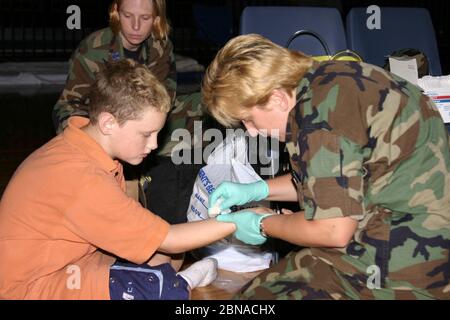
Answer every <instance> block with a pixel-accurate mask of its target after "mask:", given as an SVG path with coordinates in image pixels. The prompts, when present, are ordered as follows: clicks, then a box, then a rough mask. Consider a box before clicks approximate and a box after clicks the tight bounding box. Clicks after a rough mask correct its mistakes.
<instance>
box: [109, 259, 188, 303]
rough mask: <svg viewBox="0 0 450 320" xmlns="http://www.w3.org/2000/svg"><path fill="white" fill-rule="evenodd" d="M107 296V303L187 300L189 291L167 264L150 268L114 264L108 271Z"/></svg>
mask: <svg viewBox="0 0 450 320" xmlns="http://www.w3.org/2000/svg"><path fill="white" fill-rule="evenodd" d="M109 295H110V298H111V300H187V299H189V290H188V284H187V282H186V280H184V279H183V278H182V277H180V276H178V275H177V274H176V273H175V270H174V269H173V268H172V266H171V265H170V264H168V263H164V264H161V265H159V266H154V267H151V266H149V265H147V264H141V265H137V264H133V263H129V262H118V261H116V263H114V264H113V265H112V266H111V268H110V271H109Z"/></svg>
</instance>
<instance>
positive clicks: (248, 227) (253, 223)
mask: <svg viewBox="0 0 450 320" xmlns="http://www.w3.org/2000/svg"><path fill="white" fill-rule="evenodd" d="M267 216H271V214H256V213H254V212H251V211H240V212H237V213H229V214H221V215H218V216H217V217H216V220H217V221H220V222H233V223H234V224H235V225H236V231H235V233H234V236H235V237H236V238H237V239H239V240H241V241H242V242H245V243H247V244H252V245H260V244H263V243H264V242H266V240H267V238H266V237H264V236H263V235H262V234H261V232H260V229H259V226H260V223H261V220H262V219H264V218H265V217H267Z"/></svg>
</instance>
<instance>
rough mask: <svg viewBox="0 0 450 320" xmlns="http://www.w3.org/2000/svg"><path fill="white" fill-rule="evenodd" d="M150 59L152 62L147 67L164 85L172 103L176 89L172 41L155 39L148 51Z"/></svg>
mask: <svg viewBox="0 0 450 320" xmlns="http://www.w3.org/2000/svg"><path fill="white" fill-rule="evenodd" d="M150 61H152V63H150V65H149V69H150V70H151V71H152V72H153V74H154V75H155V76H156V78H158V80H159V81H161V82H162V83H163V84H164V85H165V87H166V89H167V91H168V92H169V95H170V97H171V99H172V103H173V102H174V101H175V96H176V91H177V69H176V65H175V55H174V53H173V44H172V42H171V41H170V40H167V41H166V42H163V41H155V42H154V43H153V48H152V49H151V52H150Z"/></svg>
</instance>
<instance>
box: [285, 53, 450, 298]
mask: <svg viewBox="0 0 450 320" xmlns="http://www.w3.org/2000/svg"><path fill="white" fill-rule="evenodd" d="M286 141H287V148H288V151H289V154H290V157H291V164H292V168H293V178H294V179H293V180H294V182H296V185H297V190H298V196H299V202H300V205H301V206H302V207H303V208H304V210H305V217H306V218H307V219H310V220H314V219H327V218H337V217H352V218H354V219H356V220H358V228H357V231H356V233H355V234H354V237H353V239H352V241H351V242H350V243H349V245H348V246H347V247H346V248H343V249H333V248H312V249H311V250H312V254H313V255H315V256H317V257H319V258H320V259H322V260H323V261H325V262H327V263H328V264H330V265H333V267H335V268H336V269H338V270H339V271H340V274H341V276H343V277H348V278H349V279H351V281H353V282H354V283H359V284H360V288H361V290H362V291H363V290H367V289H366V280H367V278H368V276H369V275H370V273H368V272H369V270H372V269H368V268H370V267H372V268H376V269H377V270H379V274H378V275H379V276H380V283H381V286H382V287H384V288H391V289H394V290H393V291H394V292H395V290H396V289H398V290H406V291H408V290H410V291H411V290H416V292H417V290H418V291H420V292H421V294H423V295H425V296H429V297H441V298H442V297H446V298H450V282H449V281H450V254H449V252H450V151H449V144H448V135H447V131H446V129H445V126H444V124H443V122H442V119H441V117H440V114H439V112H438V110H437V109H436V106H435V105H434V103H433V102H432V101H431V100H430V99H429V98H428V97H427V96H425V95H423V94H422V93H421V91H420V89H419V88H418V87H416V86H414V85H413V84H411V83H409V82H407V81H405V80H403V79H401V78H399V77H397V76H395V75H393V74H391V73H389V72H387V71H385V70H383V69H381V68H378V67H375V66H372V65H369V64H365V63H359V62H324V63H322V64H319V63H316V62H315V63H314V65H313V66H312V68H311V69H310V70H309V71H308V73H307V74H306V75H305V77H304V78H303V79H302V80H301V81H300V83H299V86H298V88H297V104H296V106H295V108H294V109H293V110H292V111H291V113H290V115H289V121H288V127H287V135H286ZM356 287H358V285H356ZM380 292H381V291H380ZM391 292H392V291H391ZM360 293H361V292H360ZM377 294H378V292H377V290H374V291H373V292H371V293H370V294H369V296H370V295H372V296H374V295H375V297H376V295H377ZM380 294H381V293H380ZM383 298H394V297H386V296H384V297H383Z"/></svg>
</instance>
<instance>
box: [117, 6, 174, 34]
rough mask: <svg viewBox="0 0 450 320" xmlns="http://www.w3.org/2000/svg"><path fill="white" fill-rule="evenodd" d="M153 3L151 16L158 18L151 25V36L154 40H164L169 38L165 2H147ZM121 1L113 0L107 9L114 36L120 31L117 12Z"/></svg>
mask: <svg viewBox="0 0 450 320" xmlns="http://www.w3.org/2000/svg"><path fill="white" fill-rule="evenodd" d="M149 1H152V3H153V16H154V18H156V17H159V19H156V20H155V22H154V23H153V29H152V36H153V38H154V39H158V40H166V39H167V37H168V36H169V32H170V25H169V22H168V21H167V17H166V1H165V0H149ZM122 2H123V0H114V1H113V2H112V4H111V6H110V7H109V26H110V27H111V30H112V31H113V32H114V34H117V33H118V32H119V30H120V22H119V10H120V6H121V4H122Z"/></svg>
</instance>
